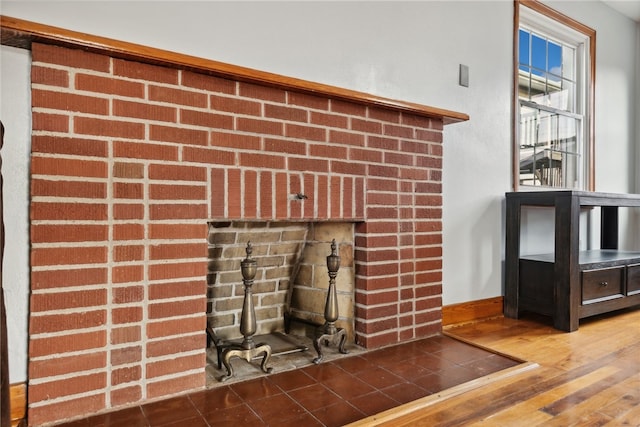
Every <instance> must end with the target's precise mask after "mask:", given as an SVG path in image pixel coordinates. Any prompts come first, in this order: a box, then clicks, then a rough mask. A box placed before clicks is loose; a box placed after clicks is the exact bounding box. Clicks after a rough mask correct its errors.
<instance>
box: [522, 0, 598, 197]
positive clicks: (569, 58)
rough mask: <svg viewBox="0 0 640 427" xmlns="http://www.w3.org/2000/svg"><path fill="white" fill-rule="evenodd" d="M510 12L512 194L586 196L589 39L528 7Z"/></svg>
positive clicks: (551, 14)
mask: <svg viewBox="0 0 640 427" xmlns="http://www.w3.org/2000/svg"><path fill="white" fill-rule="evenodd" d="M516 7H517V10H518V13H517V23H518V25H517V26H516V29H517V31H516V32H515V41H514V45H515V46H516V55H515V56H516V58H515V59H516V61H517V64H516V67H515V70H516V76H515V81H516V99H517V102H516V114H515V116H516V120H515V122H516V123H515V132H514V133H515V138H514V140H515V141H516V142H515V150H514V151H515V154H516V155H515V156H514V175H515V176H516V177H517V178H516V179H515V180H514V181H515V184H516V185H515V187H516V188H518V186H535V187H552V188H566V189H579V190H592V189H593V182H594V180H593V161H594V159H593V132H592V127H591V126H592V120H593V117H592V115H593V114H592V112H593V108H592V106H593V101H592V94H591V91H592V87H593V85H592V82H593V79H594V72H593V67H592V66H591V64H593V63H594V52H595V32H594V31H593V30H591V29H589V28H587V27H585V26H583V25H581V24H579V23H577V22H575V21H573V20H571V19H569V18H567V17H566V16H564V15H561V14H559V13H557V12H555V11H554V10H552V9H549V8H548V7H547V6H545V5H542V4H540V3H538V2H536V1H524V0H521V1H518V2H517V3H516Z"/></svg>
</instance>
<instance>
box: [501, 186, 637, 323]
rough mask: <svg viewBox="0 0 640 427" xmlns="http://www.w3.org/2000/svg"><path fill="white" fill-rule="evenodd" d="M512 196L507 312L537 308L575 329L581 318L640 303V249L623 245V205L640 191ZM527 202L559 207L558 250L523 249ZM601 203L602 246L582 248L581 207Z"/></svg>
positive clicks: (509, 203) (508, 220)
mask: <svg viewBox="0 0 640 427" xmlns="http://www.w3.org/2000/svg"><path fill="white" fill-rule="evenodd" d="M506 198H507V218H506V226H507V230H506V259H505V261H506V262H505V299H504V304H505V305H504V313H505V316H507V317H512V318H517V317H518V316H519V315H520V313H521V312H523V311H532V312H535V313H539V314H543V315H548V316H551V317H553V323H554V326H555V327H556V328H557V329H561V330H564V331H568V332H570V331H574V330H576V329H578V324H579V319H582V318H585V317H589V316H593V315H596V314H601V313H605V312H609V311H613V310H618V309H622V308H627V307H631V306H634V305H640V252H639V251H622V250H619V249H618V207H621V206H622V207H638V206H640V195H629V194H611V193H595V192H584V191H572V190H566V191H537V192H518V193H507V195H506ZM523 206H546V207H551V208H554V210H555V230H554V237H555V249H554V252H553V253H544V254H534V255H520V228H521V224H520V222H521V216H522V214H521V211H522V207H523ZM598 206H599V207H600V208H601V224H600V247H601V248H602V249H595V250H586V251H585V250H583V251H580V250H579V248H578V247H579V231H580V224H579V221H580V211H581V209H583V208H585V207H598Z"/></svg>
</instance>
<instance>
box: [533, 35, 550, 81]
mask: <svg viewBox="0 0 640 427" xmlns="http://www.w3.org/2000/svg"><path fill="white" fill-rule="evenodd" d="M531 65H532V66H533V70H532V71H531V72H532V73H533V74H536V75H539V76H541V75H542V74H543V73H544V71H545V70H546V69H547V42H546V40H545V39H543V38H541V37H540V36H537V35H535V34H533V35H532V36H531Z"/></svg>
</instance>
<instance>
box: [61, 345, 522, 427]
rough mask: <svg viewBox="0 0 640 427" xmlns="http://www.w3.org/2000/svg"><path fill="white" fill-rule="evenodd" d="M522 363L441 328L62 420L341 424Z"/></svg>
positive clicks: (167, 425)
mask: <svg viewBox="0 0 640 427" xmlns="http://www.w3.org/2000/svg"><path fill="white" fill-rule="evenodd" d="M518 363H519V362H517V361H514V360H511V359H509V358H507V357H503V356H500V355H497V354H493V353H491V352H488V351H485V350H483V349H480V348H477V347H473V346H471V345H468V344H465V343H462V342H460V341H457V340H455V339H453V338H450V337H447V336H436V337H431V338H427V339H423V340H418V341H413V342H410V343H406V344H400V345H396V346H392V347H388V348H384V349H380V350H375V351H370V352H365V353H360V354H359V355H354V356H349V355H346V356H344V357H341V358H338V359H335V360H333V361H327V362H323V363H321V364H320V365H313V364H310V365H309V366H305V367H302V368H300V369H297V370H292V371H287V372H280V373H273V374H271V375H267V376H261V377H259V378H256V379H252V380H247V381H243V382H236V383H233V384H229V385H222V386H218V387H215V388H211V389H208V390H204V391H198V392H194V393H191V394H188V395H183V396H178V397H173V398H170V399H167V400H163V401H158V402H153V403H146V404H143V405H140V406H136V407H133V408H128V409H124V410H120V411H117V412H112V413H108V414H102V415H96V416H93V417H91V418H87V419H83V420H77V421H73V422H68V423H65V424H62V425H61V426H64V427H138V426H146V427H178V426H180V427H182V426H189V427H209V426H234V427H235V426H239V425H242V426H277V427H287V426H305V427H313V426H342V425H345V424H348V423H350V422H353V421H357V420H359V419H362V418H365V417H367V416H370V415H373V414H376V413H379V412H382V411H384V410H387V409H390V408H392V407H395V406H398V405H401V404H403V403H407V402H410V401H413V400H416V399H419V398H421V397H425V396H428V395H430V394H433V393H436V392H439V391H442V390H444V389H447V388H450V387H453V386H456V385H459V384H462V383H464V382H467V381H470V380H473V379H475V378H478V377H481V376H484V375H488V374H490V373H493V372H497V371H500V370H503V369H506V368H509V367H512V366H515V365H517V364H518Z"/></svg>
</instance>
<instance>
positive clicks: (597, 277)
mask: <svg viewBox="0 0 640 427" xmlns="http://www.w3.org/2000/svg"><path fill="white" fill-rule="evenodd" d="M623 277H624V267H615V268H604V269H600V270H586V271H583V272H582V302H583V303H589V302H596V301H594V300H599V299H602V298H604V299H608V297H615V296H622V294H623V288H622V285H623V283H624V282H623Z"/></svg>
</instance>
